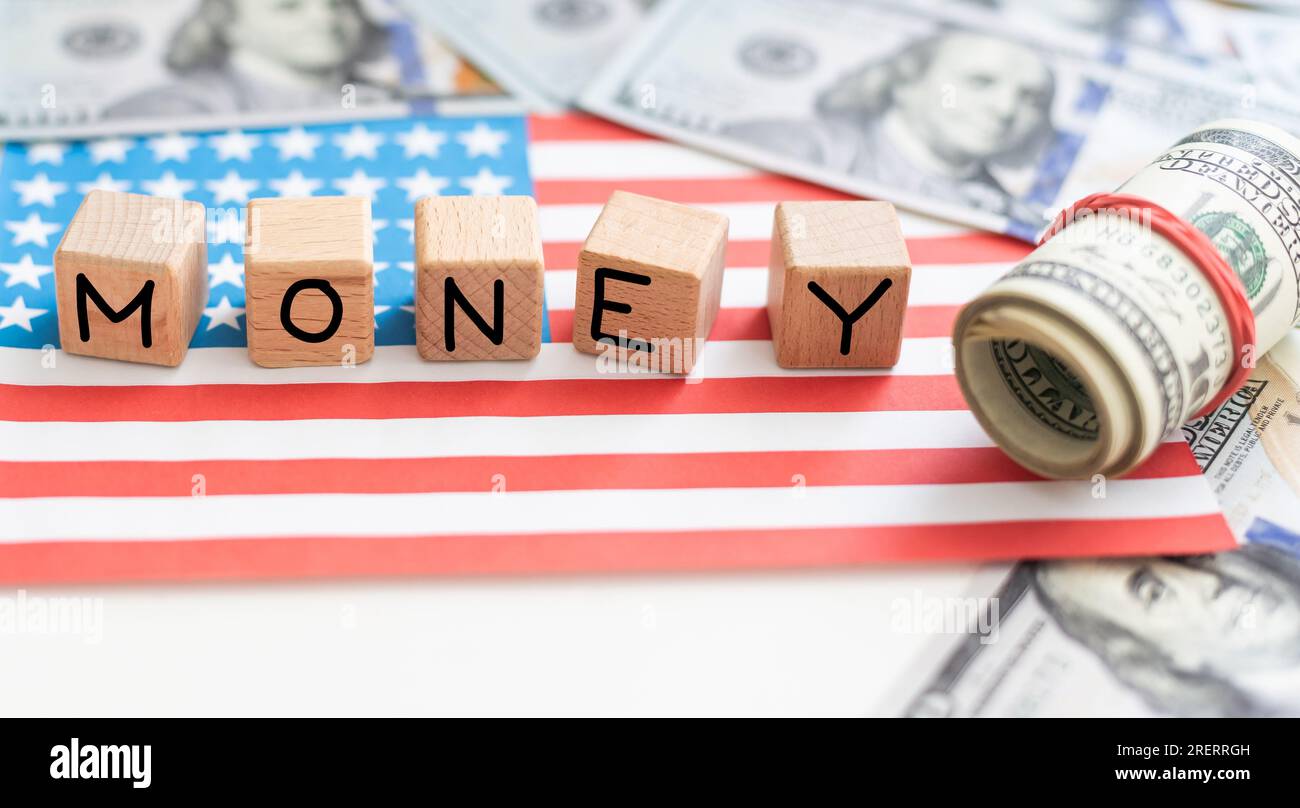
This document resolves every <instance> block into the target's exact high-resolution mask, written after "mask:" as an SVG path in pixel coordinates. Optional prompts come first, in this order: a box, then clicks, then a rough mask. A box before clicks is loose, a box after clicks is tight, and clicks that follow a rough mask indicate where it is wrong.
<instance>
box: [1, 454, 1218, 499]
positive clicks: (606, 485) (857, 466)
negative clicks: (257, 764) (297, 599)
mask: <svg viewBox="0 0 1300 808" xmlns="http://www.w3.org/2000/svg"><path fill="white" fill-rule="evenodd" d="M1199 471H1200V470H1199V469H1198V468H1197V466H1196V462H1195V461H1194V460H1193V459H1192V455H1191V453H1190V452H1189V451H1188V450H1187V447H1186V446H1184V445H1182V444H1172V443H1171V444H1164V445H1162V446H1161V447H1160V449H1159V450H1158V451H1157V452H1156V453H1155V455H1153V456H1152V458H1151V459H1150V460H1149V461H1147V462H1146V463H1144V464H1143V465H1142V466H1141V467H1140V468H1138V469H1137V470H1136V471H1135V472H1134V473H1133V474H1131V475H1129V478H1130V479H1134V478H1136V479H1152V478H1165V477H1187V476H1195V475H1196V474H1198V473H1199ZM195 474H202V475H203V479H204V493H205V494H206V495H207V496H224V495H250V494H414V493H453V492H467V493H472V492H476V491H479V492H482V491H490V490H492V489H493V487H494V485H495V483H496V481H497V480H502V481H503V482H504V484H505V485H506V486H507V487H508V489H509V490H511V491H583V490H617V489H642V490H646V489H656V490H657V489H674V488H676V489H681V488H784V487H789V486H791V485H795V484H803V485H808V486H814V487H817V486H832V485H944V484H964V483H1001V482H1025V481H1031V480H1036V479H1039V478H1038V477H1036V476H1035V475H1033V474H1031V473H1030V472H1028V471H1026V470H1024V469H1023V468H1021V467H1020V466H1018V465H1016V464H1015V463H1014V462H1013V461H1012V460H1011V459H1010V458H1009V457H1007V455H1006V454H1005V453H1004V452H1002V450H1000V449H997V448H994V447H970V448H961V449H880V450H860V451H825V452H712V453H699V454H636V455H563V456H551V457H425V458H376V459H336V458H329V459H317V460H211V461H209V460H183V461H95V462H0V491H3V492H4V496H5V497H9V498H17V497H23V498H25V497H188V496H191V495H192V488H193V484H194V483H193V476H194V475H195Z"/></svg>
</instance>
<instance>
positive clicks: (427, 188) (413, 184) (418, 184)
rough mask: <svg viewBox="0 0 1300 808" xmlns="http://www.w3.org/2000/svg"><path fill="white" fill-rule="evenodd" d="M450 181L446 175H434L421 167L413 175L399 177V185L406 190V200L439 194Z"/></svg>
mask: <svg viewBox="0 0 1300 808" xmlns="http://www.w3.org/2000/svg"><path fill="white" fill-rule="evenodd" d="M449 184H450V182H449V181H448V180H447V178H446V177H434V176H431V175H430V174H429V172H428V171H425V170H424V169H423V168H421V169H420V170H419V171H417V172H415V175H414V176H411V177H399V178H398V179H397V186H398V187H399V188H403V189H405V190H406V201H407V202H414V201H415V200H417V199H419V198H420V197H422V196H437V195H438V194H440V193H442V192H443V191H444V190H446V188H447V186H448V185H449Z"/></svg>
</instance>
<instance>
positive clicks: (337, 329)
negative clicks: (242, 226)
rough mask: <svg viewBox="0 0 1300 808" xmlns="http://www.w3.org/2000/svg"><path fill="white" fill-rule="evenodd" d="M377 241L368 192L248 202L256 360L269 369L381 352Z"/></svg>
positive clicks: (251, 342)
mask: <svg viewBox="0 0 1300 808" xmlns="http://www.w3.org/2000/svg"><path fill="white" fill-rule="evenodd" d="M373 240H374V234H373V232H372V230H371V227H370V201H369V200H368V199H366V198H365V197H359V196H320V197H307V198H303V199H254V200H252V201H251V202H249V203H248V232H247V237H246V239H245V242H244V291H245V298H246V300H247V302H246V304H245V306H246V309H247V311H246V314H247V317H246V318H245V320H246V322H247V323H248V356H249V358H251V359H252V360H253V361H254V362H256V363H257V364H259V365H261V366H262V367H268V368H280V367H298V366H302V365H350V364H357V363H361V362H365V361H366V360H367V359H369V358H370V357H371V355H373V354H374V352H375V275H374V250H373V246H372V242H373Z"/></svg>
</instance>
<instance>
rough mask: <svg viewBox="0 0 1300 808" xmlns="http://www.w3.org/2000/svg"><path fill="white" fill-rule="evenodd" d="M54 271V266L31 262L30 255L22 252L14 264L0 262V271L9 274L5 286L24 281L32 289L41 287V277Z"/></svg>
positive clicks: (15, 284)
mask: <svg viewBox="0 0 1300 808" xmlns="http://www.w3.org/2000/svg"><path fill="white" fill-rule="evenodd" d="M53 271H54V267H51V266H46V265H44V264H34V263H32V257H31V256H30V255H27V254H24V255H23V257H22V258H19V259H18V263H16V264H0V272H4V273H5V274H6V275H8V276H9V280H7V281H5V288H6V289H8V288H9V287H10V286H17V285H18V284H20V283H25V284H27V285H28V286H30V287H32V288H33V289H40V288H41V277H42V276H44V275H48V274H50V273H51V272H53Z"/></svg>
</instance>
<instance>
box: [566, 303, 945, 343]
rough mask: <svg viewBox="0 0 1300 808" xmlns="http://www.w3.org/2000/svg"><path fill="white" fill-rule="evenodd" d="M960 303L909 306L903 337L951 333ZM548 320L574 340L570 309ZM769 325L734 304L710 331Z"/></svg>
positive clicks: (744, 333) (760, 329) (767, 333)
mask: <svg viewBox="0 0 1300 808" xmlns="http://www.w3.org/2000/svg"><path fill="white" fill-rule="evenodd" d="M960 308H961V307H960V306H911V307H909V308H908V310H907V316H906V317H905V318H904V319H903V337H904V338H905V339H919V338H925V337H946V336H949V335H950V334H952V324H953V321H954V320H955V319H956V317H957V312H958V310H959V309H960ZM546 316H547V317H549V318H550V323H551V342H572V341H573V309H551V310H550V311H548V312H547V315H546ZM771 338H772V326H771V323H770V322H769V321H768V319H767V309H766V308H764V307H759V308H753V307H749V308H745V307H736V308H729V309H719V310H718V317H717V319H716V320H714V322H713V330H712V331H710V332H709V339H711V340H737V339H771Z"/></svg>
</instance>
